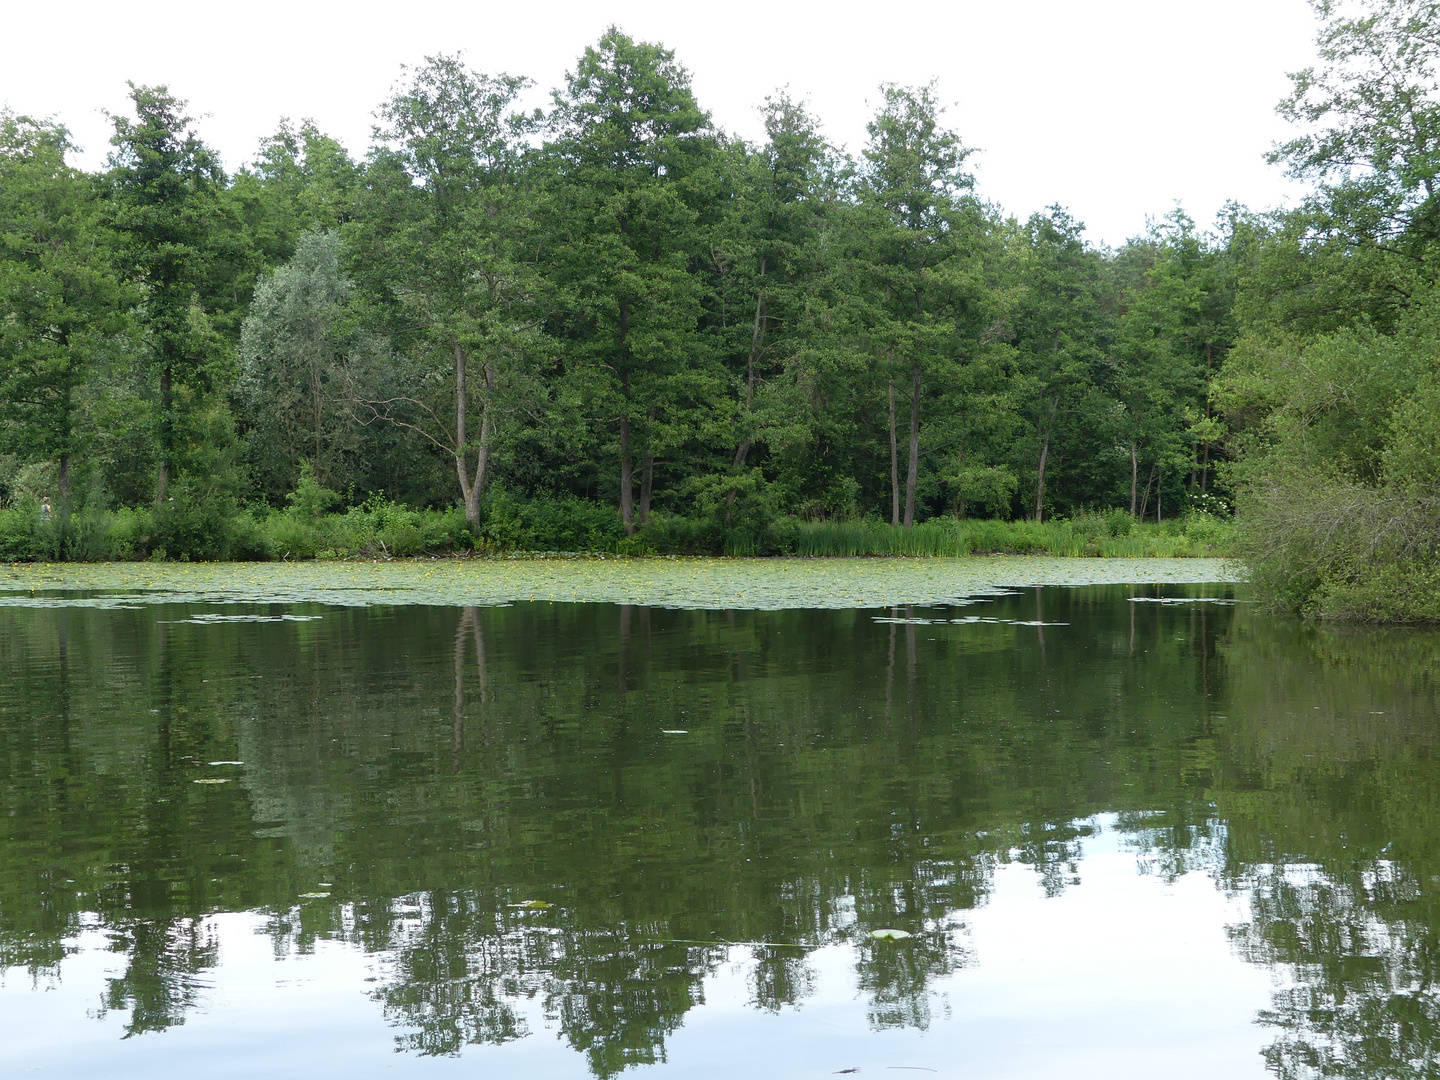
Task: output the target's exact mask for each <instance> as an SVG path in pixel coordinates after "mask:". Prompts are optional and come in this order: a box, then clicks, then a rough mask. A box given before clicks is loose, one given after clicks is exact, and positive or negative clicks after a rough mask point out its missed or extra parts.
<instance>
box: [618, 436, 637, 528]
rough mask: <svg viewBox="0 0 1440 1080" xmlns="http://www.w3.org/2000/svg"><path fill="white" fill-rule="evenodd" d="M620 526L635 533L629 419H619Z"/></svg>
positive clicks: (633, 480)
mask: <svg viewBox="0 0 1440 1080" xmlns="http://www.w3.org/2000/svg"><path fill="white" fill-rule="evenodd" d="M620 524H621V525H623V526H624V527H625V535H626V536H629V535H630V534H631V533H633V532H634V531H635V473H634V470H633V469H632V468H631V465H630V418H629V417H628V416H622V417H620Z"/></svg>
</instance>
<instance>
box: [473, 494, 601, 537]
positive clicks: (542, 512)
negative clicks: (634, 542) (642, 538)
mask: <svg viewBox="0 0 1440 1080" xmlns="http://www.w3.org/2000/svg"><path fill="white" fill-rule="evenodd" d="M480 537H481V539H482V541H483V544H484V547H485V548H486V549H487V550H490V551H575V552H581V551H614V550H616V545H617V544H618V543H619V542H620V541H621V540H623V539H625V530H624V529H623V528H622V527H621V525H620V521H619V518H618V517H617V516H616V514H615V508H614V507H611V506H605V505H602V504H600V503H594V502H590V501H588V500H586V499H581V498H578V497H577V496H574V495H563V496H558V497H557V496H546V495H540V496H536V497H535V498H533V499H521V498H518V497H517V496H515V495H512V494H511V493H510V492H507V491H504V490H496V491H493V492H492V493H491V495H490V498H489V499H488V500H487V501H486V503H485V508H484V520H483V521H482V523H481V526H480Z"/></svg>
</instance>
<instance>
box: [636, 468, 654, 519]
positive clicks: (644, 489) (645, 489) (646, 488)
mask: <svg viewBox="0 0 1440 1080" xmlns="http://www.w3.org/2000/svg"><path fill="white" fill-rule="evenodd" d="M654 483H655V455H654V454H652V453H650V451H649V450H647V451H645V457H644V458H643V459H642V461H641V465H640V514H639V517H640V524H641V525H645V524H648V523H649V521H650V492H651V490H652V488H653V487H654Z"/></svg>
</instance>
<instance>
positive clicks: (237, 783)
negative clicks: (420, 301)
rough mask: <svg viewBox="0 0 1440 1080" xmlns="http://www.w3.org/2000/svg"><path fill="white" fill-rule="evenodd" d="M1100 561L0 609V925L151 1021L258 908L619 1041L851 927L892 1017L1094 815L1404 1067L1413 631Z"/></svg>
mask: <svg viewBox="0 0 1440 1080" xmlns="http://www.w3.org/2000/svg"><path fill="white" fill-rule="evenodd" d="M1135 591H1136V590H1133V589H1127V588H1118V587H1100V588H1087V589H1077V590H1045V591H1044V592H1043V593H1034V592H1027V593H1025V594H1024V595H1023V596H1015V597H1012V598H1008V599H1004V600H999V601H995V602H993V603H989V604H986V605H984V609H983V610H984V615H985V617H987V618H994V619H1001V620H1012V621H1011V622H1004V621H1002V622H995V623H974V622H971V623H966V624H955V623H951V622H949V621H948V620H949V619H952V618H959V617H962V616H971V615H973V614H974V613H975V612H976V611H977V610H980V609H978V608H973V607H972V608H964V609H959V610H954V609H951V610H935V609H927V610H918V609H917V610H903V609H896V610H891V611H888V612H880V613H877V612H860V611H790V612H694V611H690V612H680V611H668V610H661V609H655V610H652V609H649V608H635V607H618V608H617V607H608V606H603V605H563V604H556V605H544V604H523V605H516V606H513V607H509V608H498V609H495V608H490V609H476V608H464V609H447V608H397V609H388V610H387V609H381V608H369V609H364V608H356V609H334V608H326V609H322V608H318V607H317V608H306V609H305V610H304V612H302V613H305V614H318V615H322V616H323V618H321V619H319V620H318V621H312V622H285V623H274V622H266V623H255V624H244V623H228V624H220V625H192V624H188V623H185V622H183V621H181V620H183V619H185V618H186V617H188V615H187V613H192V612H195V611H199V610H203V609H201V608H199V607H193V606H192V607H180V606H176V607H172V608H166V609H149V610H144V611H94V610H77V609H72V610H64V609H54V610H14V609H11V610H0V666H3V668H4V670H6V671H7V672H10V673H11V678H10V679H9V680H8V687H7V688H6V689H5V690H4V691H3V695H4V696H3V697H0V815H3V816H0V964H3V965H4V966H6V967H9V968H23V969H25V970H27V971H29V972H30V973H31V975H32V977H34V978H36V979H39V980H42V981H43V979H44V978H45V977H46V975H47V973H51V974H53V973H54V972H55V971H57V970H58V966H59V965H60V963H61V962H62V960H63V958H64V956H65V955H66V950H67V949H71V948H73V947H74V943H75V941H76V940H77V937H78V935H79V934H80V931H81V930H82V929H84V928H87V927H89V928H99V929H101V930H103V931H104V932H105V933H107V934H108V935H109V940H110V941H111V943H112V945H111V947H112V948H113V950H114V951H115V952H116V953H117V954H118V955H120V956H123V957H124V959H125V963H126V970H125V972H124V974H123V975H122V976H119V977H115V978H113V979H111V980H110V982H109V983H108V984H107V986H105V987H104V988H101V991H100V992H101V1006H102V1007H101V1011H102V1012H103V1011H104V1010H115V1011H124V1012H126V1013H127V1014H128V1018H127V1028H126V1030H127V1032H128V1033H132V1034H133V1033H139V1032H145V1031H159V1030H163V1029H164V1028H166V1027H167V1026H171V1025H174V1024H178V1023H181V1022H183V1020H184V1018H185V1016H186V1014H187V1011H188V1010H190V1009H192V1008H193V1007H194V1006H195V1005H196V1004H197V1002H199V1001H201V1000H203V998H204V994H205V989H204V988H205V985H206V973H207V971H209V970H210V969H211V968H212V967H213V966H214V965H215V964H216V963H218V962H219V950H218V942H217V940H216V936H215V931H214V927H213V924H212V921H211V919H210V916H212V915H213V914H215V913H218V912H224V911H250V910H255V911H263V912H267V913H268V920H269V923H268V932H269V934H270V937H271V940H272V942H273V947H274V949H275V951H276V953H277V955H281V956H283V955H288V954H292V953H304V952H306V951H309V950H311V949H313V948H314V947H315V944H316V943H317V942H318V941H320V940H336V941H344V942H351V943H353V944H354V945H355V946H356V947H359V948H362V949H365V950H367V951H369V952H372V953H374V954H375V955H376V956H377V957H378V958H379V959H380V960H381V967H380V976H379V978H380V981H379V982H377V983H376V984H375V986H374V991H373V992H374V996H375V998H376V1000H377V1001H379V1002H380V1003H381V1005H382V1006H383V1009H384V1013H385V1015H386V1016H387V1017H388V1018H389V1019H390V1021H391V1022H392V1023H393V1024H394V1025H395V1026H396V1029H397V1032H398V1034H397V1039H398V1043H399V1046H400V1047H401V1048H403V1049H405V1050H408V1051H411V1052H415V1053H420V1054H451V1053H456V1052H458V1051H459V1050H461V1049H462V1048H464V1047H465V1046H467V1045H471V1044H476V1043H501V1042H506V1041H509V1040H514V1039H519V1038H522V1037H524V1036H526V1035H527V1034H530V1033H531V1029H532V1026H533V1022H534V1018H536V1017H543V1018H544V1023H545V1024H546V1025H547V1026H548V1027H552V1028H554V1029H556V1030H558V1031H559V1032H560V1033H561V1035H562V1036H563V1038H564V1039H565V1040H566V1041H567V1042H568V1043H569V1044H570V1045H571V1046H573V1047H574V1048H575V1049H576V1050H578V1051H580V1052H581V1053H583V1054H584V1055H585V1057H586V1058H587V1060H588V1062H589V1066H590V1069H591V1070H592V1072H593V1073H594V1074H595V1075H597V1076H611V1075H614V1074H616V1073H618V1072H619V1071H621V1070H622V1069H624V1068H626V1067H628V1066H631V1065H636V1064H642V1063H647V1062H654V1061H659V1060H663V1058H664V1055H665V1047H666V1042H667V1040H668V1038H669V1037H670V1036H671V1034H672V1033H673V1032H674V1031H675V1030H676V1029H677V1028H678V1027H679V1026H680V1025H681V1023H682V1022H683V1020H684V1018H685V1017H686V1015H687V1014H688V1013H689V1012H690V1011H691V1010H693V1009H694V1008H695V1007H696V1006H697V1005H699V1004H700V1003H701V1002H702V1001H703V995H704V991H705V983H706V979H707V977H708V976H711V975H713V974H714V973H715V972H717V971H718V970H720V969H721V968H722V967H723V966H725V965H727V964H731V963H733V962H736V961H737V960H743V962H744V964H745V966H746V977H747V979H748V985H749V987H750V991H749V992H750V997H751V1004H752V1006H753V1007H754V1008H757V1009H762V1010H769V1011H773V1012H779V1011H782V1010H784V1009H786V1008H788V1007H791V1006H794V1005H796V1004H797V1003H800V1002H803V1001H804V1000H805V999H806V997H807V996H809V995H811V994H812V993H814V992H815V989H816V986H817V979H818V975H817V972H816V968H815V966H814V953H815V950H817V949H820V948H824V947H828V946H835V945H842V946H848V947H850V948H851V949H852V957H853V966H854V970H855V979H856V984H857V985H858V987H859V988H860V991H861V993H862V994H863V995H864V996H865V999H866V1001H867V1002H868V1014H869V1017H870V1021H871V1023H872V1025H874V1026H876V1027H912V1028H924V1027H926V1026H927V1025H929V1024H930V1023H932V1021H933V1019H934V1018H935V1016H936V1015H937V1014H936V1008H937V1002H936V997H935V993H936V991H935V987H936V984H937V981H938V980H940V979H941V978H943V977H944V976H946V975H948V974H950V973H952V972H954V971H956V970H958V969H960V968H962V967H964V966H965V965H967V964H971V963H973V962H975V961H974V956H973V953H972V950H971V945H970V940H969V936H968V933H967V929H966V913H967V912H968V911H970V910H971V909H974V908H976V907H978V906H981V905H984V904H985V903H987V898H988V896H989V894H990V892H991V890H992V885H993V880H994V876H995V873H996V871H997V869H998V868H1000V867H1002V866H1006V865H1010V864H1014V863H1020V864H1024V865H1027V866H1030V867H1033V869H1034V871H1035V874H1036V876H1037V879H1038V881H1039V883H1040V884H1041V886H1042V888H1043V889H1044V891H1045V893H1046V894H1047V895H1052V896H1053V895H1060V894H1062V893H1064V892H1065V891H1066V890H1067V889H1069V888H1071V887H1073V885H1074V884H1075V883H1076V882H1077V881H1080V880H1082V879H1083V877H1084V874H1085V865H1084V862H1083V859H1082V857H1081V856H1082V844H1083V843H1084V842H1085V840H1086V838H1087V837H1088V836H1090V835H1091V834H1092V833H1093V832H1094V830H1095V824H1094V822H1095V820H1096V817H1097V815H1102V814H1110V815H1114V818H1113V821H1114V823H1115V826H1114V827H1115V828H1116V829H1117V830H1119V831H1120V832H1122V833H1123V834H1124V835H1125V836H1126V837H1127V840H1128V844H1129V846H1130V847H1131V848H1132V849H1133V852H1134V857H1135V858H1136V860H1137V865H1138V866H1139V868H1140V869H1141V870H1142V871H1143V872H1145V873H1149V874H1154V875H1157V876H1159V877H1162V878H1164V879H1166V880H1174V879H1176V878H1178V877H1179V876H1181V875H1183V874H1187V873H1192V872H1196V871H1201V872H1205V873H1208V874H1210V875H1211V876H1212V877H1213V878H1214V879H1215V881H1216V883H1217V886H1218V887H1220V888H1223V889H1226V890H1230V891H1233V892H1235V893H1237V894H1239V895H1244V896H1247V897H1248V898H1249V904H1250V909H1249V910H1250V918H1249V919H1248V921H1246V922H1244V923H1243V924H1241V925H1237V926H1235V927H1233V928H1232V937H1233V940H1234V943H1235V947H1236V949H1237V950H1238V951H1239V953H1240V954H1241V955H1243V956H1244V957H1245V958H1246V959H1247V960H1249V961H1251V962H1253V963H1255V964H1259V965H1263V966H1266V967H1269V968H1273V969H1275V970H1277V971H1278V972H1280V973H1281V975H1282V978H1281V980H1280V985H1282V986H1283V987H1284V989H1283V990H1282V991H1280V992H1278V993H1277V995H1276V999H1275V1002H1274V1006H1273V1008H1272V1009H1271V1010H1270V1012H1269V1013H1267V1014H1266V1016H1264V1017H1263V1019H1264V1021H1265V1022H1266V1023H1268V1024H1271V1025H1274V1026H1276V1028H1277V1038H1276V1039H1275V1041H1274V1043H1273V1045H1272V1047H1271V1049H1270V1051H1269V1057H1268V1060H1269V1063H1270V1066H1271V1068H1272V1069H1273V1070H1274V1071H1276V1072H1277V1073H1278V1074H1280V1075H1282V1076H1295V1077H1301V1076H1312V1075H1325V1076H1330V1075H1335V1076H1346V1077H1375V1078H1379V1077H1387V1078H1388V1077H1411V1076H1414V1077H1422V1076H1430V1075H1435V1074H1436V1072H1437V1070H1440V1051H1437V1049H1436V1048H1437V1046H1440V1032H1437V1030H1436V1023H1437V1010H1436V1004H1435V999H1434V996H1433V993H1432V989H1431V988H1432V987H1433V985H1434V983H1433V975H1434V965H1435V949H1436V943H1437V940H1440V938H1437V928H1440V909H1437V898H1440V836H1437V835H1435V834H1434V832H1433V830H1432V829H1431V828H1430V827H1429V825H1428V823H1429V822H1430V821H1433V820H1436V817H1435V814H1436V812H1437V811H1440V806H1437V805H1436V803H1437V800H1440V783H1437V780H1440V754H1437V753H1436V751H1437V749H1440V745H1437V738H1440V736H1437V732H1436V731H1435V729H1434V725H1433V719H1434V716H1435V708H1434V705H1435V690H1434V688H1435V685H1436V676H1437V674H1440V639H1437V638H1436V637H1435V636H1434V635H1431V634H1424V633H1415V632H1409V633H1404V634H1395V633H1390V634H1360V633H1344V632H1339V631H1327V630H1315V629H1313V628H1301V627H1297V626H1294V625H1292V624H1288V623H1283V622H1278V621H1266V620H1262V619H1259V618H1256V617H1253V616H1249V615H1247V614H1246V613H1245V612H1244V609H1243V608H1236V607H1231V606H1225V605H1216V604H1209V603H1191V604H1175V605H1170V604H1154V603H1133V602H1131V601H1130V596H1131V594H1132V593H1134V592H1135ZM1183 591H1184V589H1183V588H1179V589H1177V588H1172V590H1171V592H1172V593H1176V592H1183ZM1196 591H1197V592H1200V591H1201V590H1196ZM1203 592H1208V593H1211V594H1213V588H1211V589H1207V590H1203ZM157 610H163V611H164V614H163V615H161V617H160V620H157V618H156V611H157ZM287 610H289V609H287ZM877 615H879V616H883V617H884V618H885V619H887V620H892V621H887V622H879V621H876V616H877ZM936 620H939V621H936ZM1019 623H1029V624H1032V625H1018V624H1019ZM1034 623H1048V624H1050V625H1048V626H1035V625H1033V624H1034ZM1055 624H1066V625H1063V626H1061V625H1055ZM1042 635H1043V637H1042ZM670 732H684V734H670ZM220 761H243V762H244V765H243V766H238V767H231V766H222V765H212V764H210V763H211V762H220ZM227 770H228V771H227ZM220 780H223V781H228V782H225V783H196V781H220ZM322 883H323V887H322ZM307 893H309V894H312V895H311V896H309V897H308V898H304V899H301V897H303V896H305V894H307ZM321 894H324V895H321ZM543 905H549V906H543ZM881 927H894V928H899V929H904V930H906V931H908V932H910V933H911V934H912V935H913V937H911V938H909V939H907V940H905V941H903V942H885V941H876V940H874V939H872V938H871V937H870V931H871V930H874V929H877V928H881ZM736 943H738V944H736Z"/></svg>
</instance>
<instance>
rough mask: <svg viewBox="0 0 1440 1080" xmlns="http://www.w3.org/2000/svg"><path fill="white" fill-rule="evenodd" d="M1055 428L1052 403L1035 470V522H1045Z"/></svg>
mask: <svg viewBox="0 0 1440 1080" xmlns="http://www.w3.org/2000/svg"><path fill="white" fill-rule="evenodd" d="M1054 428H1055V403H1054V402H1051V403H1050V419H1048V420H1047V421H1045V434H1044V435H1043V436H1042V438H1041V441H1040V464H1039V466H1038V467H1037V468H1036V470H1035V522H1036V524H1040V523H1042V522H1043V521H1044V520H1045V464H1046V462H1047V461H1049V460H1050V432H1051V431H1053V430H1054Z"/></svg>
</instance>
